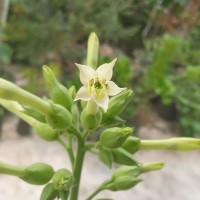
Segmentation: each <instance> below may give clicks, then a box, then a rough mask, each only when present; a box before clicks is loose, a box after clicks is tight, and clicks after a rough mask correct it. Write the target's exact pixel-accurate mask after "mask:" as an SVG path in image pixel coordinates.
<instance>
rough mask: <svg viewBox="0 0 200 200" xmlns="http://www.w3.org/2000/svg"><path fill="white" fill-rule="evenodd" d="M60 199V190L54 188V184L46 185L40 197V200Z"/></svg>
mask: <svg viewBox="0 0 200 200" xmlns="http://www.w3.org/2000/svg"><path fill="white" fill-rule="evenodd" d="M56 197H58V190H56V189H55V188H54V186H53V183H49V184H47V185H45V187H44V188H43V190H42V193H41V195H40V200H55V198H56Z"/></svg>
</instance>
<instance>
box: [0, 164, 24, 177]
mask: <svg viewBox="0 0 200 200" xmlns="http://www.w3.org/2000/svg"><path fill="white" fill-rule="evenodd" d="M24 169H25V168H24V167H19V166H13V165H9V164H6V163H3V162H0V174H7V175H12V176H17V177H23V176H24Z"/></svg>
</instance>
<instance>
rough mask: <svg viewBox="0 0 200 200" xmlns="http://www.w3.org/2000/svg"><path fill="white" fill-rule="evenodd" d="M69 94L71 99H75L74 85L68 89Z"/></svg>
mask: <svg viewBox="0 0 200 200" xmlns="http://www.w3.org/2000/svg"><path fill="white" fill-rule="evenodd" d="M68 91H69V94H70V96H71V98H72V99H75V97H76V87H75V86H74V85H72V86H71V87H70V88H69V89H68Z"/></svg>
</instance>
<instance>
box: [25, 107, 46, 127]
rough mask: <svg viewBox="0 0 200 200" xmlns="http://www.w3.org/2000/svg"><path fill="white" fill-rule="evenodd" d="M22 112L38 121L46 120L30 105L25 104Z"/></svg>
mask: <svg viewBox="0 0 200 200" xmlns="http://www.w3.org/2000/svg"><path fill="white" fill-rule="evenodd" d="M23 113H25V114H26V115H29V116H30V117H33V118H34V119H36V120H38V121H40V122H43V123H44V122H46V119H45V115H43V114H42V113H40V112H39V111H37V110H36V109H34V108H32V107H30V106H25V107H24V109H23Z"/></svg>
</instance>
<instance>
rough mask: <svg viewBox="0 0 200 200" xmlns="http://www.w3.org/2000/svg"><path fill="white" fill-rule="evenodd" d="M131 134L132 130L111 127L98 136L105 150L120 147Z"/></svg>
mask: <svg viewBox="0 0 200 200" xmlns="http://www.w3.org/2000/svg"><path fill="white" fill-rule="evenodd" d="M132 132H133V129H132V128H129V127H126V128H119V127H113V128H109V129H106V130H104V131H103V132H102V134H101V136H100V144H101V145H102V146H104V147H107V148H117V147H120V146H121V145H122V144H123V142H124V141H125V140H126V138H127V137H128V136H130V134H131V133H132Z"/></svg>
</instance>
